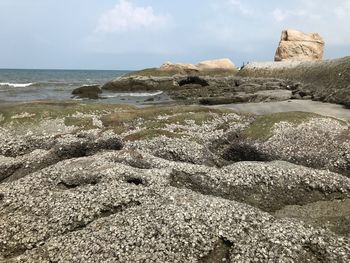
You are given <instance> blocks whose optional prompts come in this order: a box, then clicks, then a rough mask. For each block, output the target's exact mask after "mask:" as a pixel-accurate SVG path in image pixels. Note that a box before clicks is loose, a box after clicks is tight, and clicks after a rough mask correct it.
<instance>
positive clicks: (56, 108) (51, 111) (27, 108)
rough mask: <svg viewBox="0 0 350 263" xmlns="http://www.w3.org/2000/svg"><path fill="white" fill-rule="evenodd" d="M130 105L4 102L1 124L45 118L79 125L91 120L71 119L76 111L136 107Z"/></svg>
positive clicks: (103, 110)
mask: <svg viewBox="0 0 350 263" xmlns="http://www.w3.org/2000/svg"><path fill="white" fill-rule="evenodd" d="M134 108H135V107H133V106H128V105H107V104H92V103H91V104H90V103H89V104H82V103H79V102H48V101H44V102H42V101H40V102H25V103H4V104H1V105H0V116H2V118H1V119H0V125H6V124H7V123H10V122H11V123H13V124H14V125H32V124H35V123H37V122H38V121H40V120H45V119H57V118H61V119H65V118H68V119H67V120H65V122H66V123H67V125H70V124H71V125H73V123H74V122H76V123H78V124H79V126H84V123H85V124H88V126H90V124H89V123H90V122H89V121H87V120H83V119H81V120H79V118H76V120H74V119H69V118H70V117H71V116H72V115H74V114H75V113H83V114H95V113H96V114H107V113H110V112H114V111H123V110H131V109H134Z"/></svg>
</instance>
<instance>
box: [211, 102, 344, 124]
mask: <svg viewBox="0 0 350 263" xmlns="http://www.w3.org/2000/svg"><path fill="white" fill-rule="evenodd" d="M214 107H215V108H229V109H233V110H237V111H239V112H246V113H253V114H257V115H265V114H271V113H277V112H293V111H304V112H313V113H317V114H320V115H325V116H330V117H334V118H338V119H344V120H350V110H349V109H347V108H345V107H344V106H342V105H338V104H332V103H323V102H318V101H311V100H288V101H277V102H264V103H237V104H225V105H220V106H214Z"/></svg>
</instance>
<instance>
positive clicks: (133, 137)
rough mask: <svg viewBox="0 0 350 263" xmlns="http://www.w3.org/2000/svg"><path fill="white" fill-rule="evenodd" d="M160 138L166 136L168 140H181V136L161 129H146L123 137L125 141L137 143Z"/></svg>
mask: <svg viewBox="0 0 350 263" xmlns="http://www.w3.org/2000/svg"><path fill="white" fill-rule="evenodd" d="M160 136H166V137H168V138H181V137H183V135H181V134H178V133H174V132H170V131H166V130H161V129H146V130H142V131H139V132H135V133H132V134H130V135H128V136H125V137H124V140H126V141H137V140H147V139H153V138H157V137H160Z"/></svg>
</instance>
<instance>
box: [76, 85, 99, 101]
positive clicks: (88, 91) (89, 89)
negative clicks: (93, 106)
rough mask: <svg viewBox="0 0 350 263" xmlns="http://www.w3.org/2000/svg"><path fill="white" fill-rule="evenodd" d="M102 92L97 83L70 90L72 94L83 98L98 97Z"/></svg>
mask: <svg viewBox="0 0 350 263" xmlns="http://www.w3.org/2000/svg"><path fill="white" fill-rule="evenodd" d="M101 93H102V90H101V89H100V86H99V85H88V86H82V87H80V88H76V89H74V90H73V91H72V95H74V96H75V97H78V98H84V99H98V98H99V95H100V94H101Z"/></svg>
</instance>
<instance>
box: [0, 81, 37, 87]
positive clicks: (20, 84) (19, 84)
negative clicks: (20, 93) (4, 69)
mask: <svg viewBox="0 0 350 263" xmlns="http://www.w3.org/2000/svg"><path fill="white" fill-rule="evenodd" d="M31 85H33V83H10V82H0V86H8V87H12V88H25V87H29V86H31Z"/></svg>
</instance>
